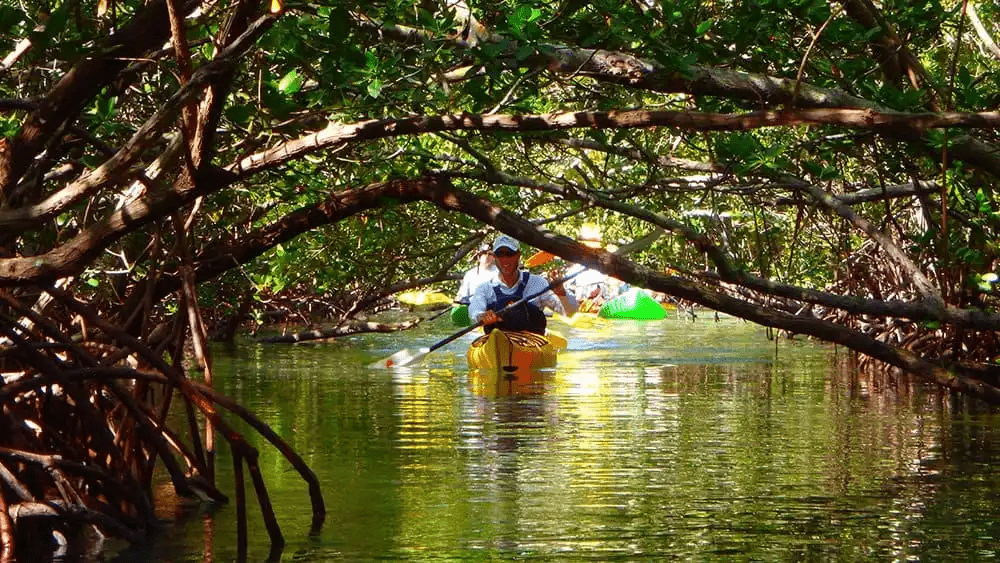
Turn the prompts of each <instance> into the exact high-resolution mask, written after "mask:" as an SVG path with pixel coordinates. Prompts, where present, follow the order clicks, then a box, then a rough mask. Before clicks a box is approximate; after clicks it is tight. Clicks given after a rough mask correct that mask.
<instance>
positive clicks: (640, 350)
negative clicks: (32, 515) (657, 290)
mask: <svg viewBox="0 0 1000 563" xmlns="http://www.w3.org/2000/svg"><path fill="white" fill-rule="evenodd" d="M438 330H439V332H438V333H434V332H429V333H424V334H422V333H417V334H416V335H414V336H412V338H413V341H412V342H405V343H401V342H400V341H399V337H398V336H397V337H393V338H392V339H390V338H387V337H364V338H362V337H359V338H356V339H353V340H350V341H348V342H346V343H345V342H340V343H338V344H336V345H331V346H326V347H321V346H317V347H311V348H294V349H292V348H283V347H282V348H276V347H258V346H244V347H241V348H240V349H239V350H238V352H236V353H235V355H233V356H230V357H228V358H226V357H222V358H217V368H216V369H217V373H218V375H217V377H219V381H220V382H221V383H220V385H222V386H224V389H225V390H226V392H227V393H229V394H231V395H235V396H237V398H239V399H240V400H241V401H243V402H244V403H245V404H247V405H248V406H249V407H250V408H251V409H252V410H254V411H255V412H257V413H262V414H261V416H262V418H263V419H264V420H266V421H267V422H268V424H270V425H271V426H272V428H275V429H276V431H278V432H279V434H281V435H282V437H284V438H285V439H287V440H288V441H289V442H290V443H291V444H292V445H293V447H295V448H296V449H297V450H298V451H299V452H301V453H303V456H304V457H305V458H306V460H307V462H308V463H309V464H310V465H311V467H313V469H314V470H315V471H316V473H317V475H318V476H319V478H320V480H321V482H322V483H323V485H324V495H325V497H326V500H327V506H328V507H329V510H330V514H329V515H328V518H327V523H326V525H325V526H324V528H323V529H322V530H321V531H320V533H319V534H318V535H316V536H311V537H310V536H309V535H308V529H309V524H310V521H311V514H310V512H309V507H308V497H307V496H306V493H305V490H304V486H303V485H302V484H301V482H300V481H299V480H298V479H297V477H296V475H295V474H294V472H292V471H290V469H289V467H288V465H287V463H286V462H285V461H284V460H283V459H281V457H280V456H279V455H277V454H275V453H274V452H273V451H271V450H270V449H269V448H268V446H267V445H266V444H258V447H259V448H260V450H261V460H260V463H261V467H262V468H263V469H264V471H265V472H266V475H265V479H266V480H267V482H268V484H269V487H271V493H272V501H273V502H274V504H275V510H276V512H277V514H278V516H279V521H280V523H281V524H282V527H283V531H284V532H285V537H286V538H287V539H288V541H289V545H288V546H287V547H286V549H285V557H290V558H294V559H295V560H296V561H307V562H318V561H327V560H373V559H389V560H393V559H400V560H426V559H449V560H466V559H481V560H486V559H513V558H536V559H592V560H609V559H618V560H622V559H624V560H636V559H696V560H728V559H733V558H736V559H741V560H747V559H753V560H830V559H835V560H851V561H854V560H879V561H882V560H899V559H911V558H915V559H960V560H965V559H969V560H972V559H987V558H989V557H991V555H992V554H993V550H994V549H995V547H994V545H995V543H996V542H995V538H997V537H1000V530H998V527H1000V524H998V523H997V522H996V519H995V518H994V515H995V514H996V513H997V512H998V511H1000V498H998V496H997V494H996V491H1000V469H998V468H1000V432H998V429H1000V424H998V422H1000V418H998V415H997V414H996V413H994V412H992V411H991V410H989V409H986V408H983V407H982V405H980V404H978V403H975V402H968V401H953V400H949V399H948V398H947V397H946V396H942V395H940V394H937V393H933V392H928V390H926V389H923V388H922V387H921V386H919V385H910V384H903V383H901V382H899V381H894V380H892V379H891V378H888V377H859V376H858V374H857V373H856V370H855V369H854V366H853V365H852V364H851V363H850V362H849V361H845V358H844V357H843V355H838V354H837V353H836V351H835V350H832V349H829V348H826V347H822V346H817V345H814V344H811V343H808V342H787V341H781V342H779V343H778V344H777V346H778V349H777V350H775V343H774V342H771V341H767V340H766V338H763V335H762V332H761V330H760V329H759V328H758V327H753V326H752V325H747V324H745V323H739V322H735V321H731V322H723V323H718V324H716V323H694V324H692V323H689V322H681V321H670V320H668V321H664V322H662V323H645V324H632V325H630V324H624V323H618V324H610V323H607V324H601V325H597V324H595V325H594V326H590V327H571V328H569V329H567V331H566V336H567V338H568V340H569V348H568V350H567V351H566V352H565V353H563V354H561V355H560V358H559V362H558V365H557V366H556V368H555V369H553V370H545V371H541V372H529V373H526V374H521V373H518V374H517V377H516V378H515V379H510V380H508V379H506V378H490V377H484V376H483V374H479V373H475V372H470V371H469V370H467V369H466V368H465V361H464V351H465V348H464V346H465V345H466V344H467V342H465V341H459V342H456V343H455V344H454V346H450V347H448V348H446V349H442V350H439V351H437V352H435V353H434V354H431V355H429V356H428V357H427V358H426V360H425V362H424V363H422V364H420V365H419V366H414V367H413V368H412V369H410V370H406V371H403V370H397V371H391V372H387V371H384V370H383V371H379V372H374V371H371V370H366V369H364V368H363V366H365V365H366V364H367V363H368V361H370V359H371V358H376V357H380V356H385V355H387V354H389V353H392V352H393V351H394V349H398V348H400V347H403V346H405V345H416V346H417V347H419V346H421V345H423V344H425V343H426V342H427V341H434V340H437V339H439V338H440V337H441V336H443V335H445V334H446V331H447V330H448V329H447V328H446V327H442V328H440V329H438ZM470 339H471V337H470ZM357 366H362V367H357ZM227 455H228V452H225V451H220V462H219V467H220V479H221V480H223V484H222V488H223V490H227V487H230V485H227V484H226V483H225V480H226V479H228V478H230V476H229V475H228V474H227V467H228V466H229V465H230V462H229V461H228V460H227V459H224V458H225V456H227ZM231 510H232V509H231V507H220V508H219V509H218V510H217V511H215V512H214V513H209V514H207V515H205V514H202V515H201V517H207V518H210V519H211V521H212V523H213V529H212V534H211V535H209V536H208V539H206V535H205V534H202V533H201V532H202V527H201V526H202V522H200V521H197V520H195V522H194V525H186V524H185V523H184V522H179V523H177V524H176V525H174V526H175V527H174V528H173V529H172V531H171V533H170V534H167V535H166V536H165V537H161V538H160V539H159V542H160V543H159V544H158V546H157V547H156V549H155V550H154V551H151V552H149V553H151V554H153V555H150V556H149V559H144V558H140V559H133V560H156V557H158V558H159V560H162V559H173V560H194V561H197V560H202V558H204V557H208V558H209V560H211V559H212V558H214V559H215V560H231V559H232V556H233V555H235V545H236V544H235V532H234V531H233V530H234V524H233V520H234V519H233V512H231ZM250 520H251V522H250V523H251V545H250V546H249V548H250V559H251V560H261V559H263V558H264V557H266V555H267V550H268V547H269V546H268V545H267V543H266V534H265V533H263V531H262V527H261V526H260V524H259V522H256V520H258V519H257V518H255V515H254V514H251V515H250ZM254 526H256V530H257V532H258V533H257V534H254ZM154 555H155V556H156V557H154ZM255 558H256V559H255Z"/></svg>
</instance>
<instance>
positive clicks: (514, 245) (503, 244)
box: [493, 235, 521, 252]
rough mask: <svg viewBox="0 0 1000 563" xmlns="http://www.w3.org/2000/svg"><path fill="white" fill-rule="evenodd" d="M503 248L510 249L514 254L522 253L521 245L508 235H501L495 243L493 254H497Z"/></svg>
mask: <svg viewBox="0 0 1000 563" xmlns="http://www.w3.org/2000/svg"><path fill="white" fill-rule="evenodd" d="M501 248H509V249H510V250H513V251H514V252H520V251H521V244H520V243H519V242H517V241H516V240H514V239H513V238H511V237H509V236H507V235H500V236H498V237H497V239H496V240H495V241H493V252H496V251H497V250H500V249H501Z"/></svg>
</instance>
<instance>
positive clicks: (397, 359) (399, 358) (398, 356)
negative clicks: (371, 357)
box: [368, 348, 430, 369]
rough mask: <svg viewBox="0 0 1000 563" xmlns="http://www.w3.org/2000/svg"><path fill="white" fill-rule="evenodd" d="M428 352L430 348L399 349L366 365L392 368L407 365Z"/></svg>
mask: <svg viewBox="0 0 1000 563" xmlns="http://www.w3.org/2000/svg"><path fill="white" fill-rule="evenodd" d="M428 352H430V348H421V349H419V350H400V351H399V352H396V353H395V354H393V355H391V356H389V357H388V358H382V359H381V360H378V361H377V362H372V363H370V364H368V367H370V368H373V369H392V368H399V367H403V366H408V365H410V364H413V363H416V362H419V361H420V360H422V359H423V358H424V356H426V355H427V353H428Z"/></svg>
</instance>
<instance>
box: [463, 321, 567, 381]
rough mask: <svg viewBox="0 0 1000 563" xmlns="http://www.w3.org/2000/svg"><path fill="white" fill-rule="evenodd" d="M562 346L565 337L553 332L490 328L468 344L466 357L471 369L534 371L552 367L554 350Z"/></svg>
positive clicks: (563, 345)
mask: <svg viewBox="0 0 1000 563" xmlns="http://www.w3.org/2000/svg"><path fill="white" fill-rule="evenodd" d="M565 347H566V339H565V338H563V337H561V336H559V335H557V334H549V335H548V336H542V335H540V334H534V333H531V332H520V331H504V330H494V331H492V332H490V333H489V334H484V335H483V336H480V337H479V338H477V339H476V340H475V341H474V342H473V343H472V344H470V345H469V351H468V352H467V353H466V357H467V358H468V359H469V367H470V368H474V369H481V370H490V371H494V372H495V371H514V370H537V369H542V368H550V367H555V365H556V353H557V350H558V349H560V348H565ZM512 368H513V369H512Z"/></svg>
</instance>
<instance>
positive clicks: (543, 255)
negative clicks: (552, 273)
mask: <svg viewBox="0 0 1000 563" xmlns="http://www.w3.org/2000/svg"><path fill="white" fill-rule="evenodd" d="M555 257H556V255H555V254H552V253H550V252H545V251H544V250H539V251H538V252H536V253H534V254H532V255H531V256H530V257H529V258H528V259H527V260H525V261H524V265H525V267H527V268H534V267H535V266H541V265H542V264H545V263H546V262H548V261H549V260H552V259H553V258H555Z"/></svg>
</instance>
